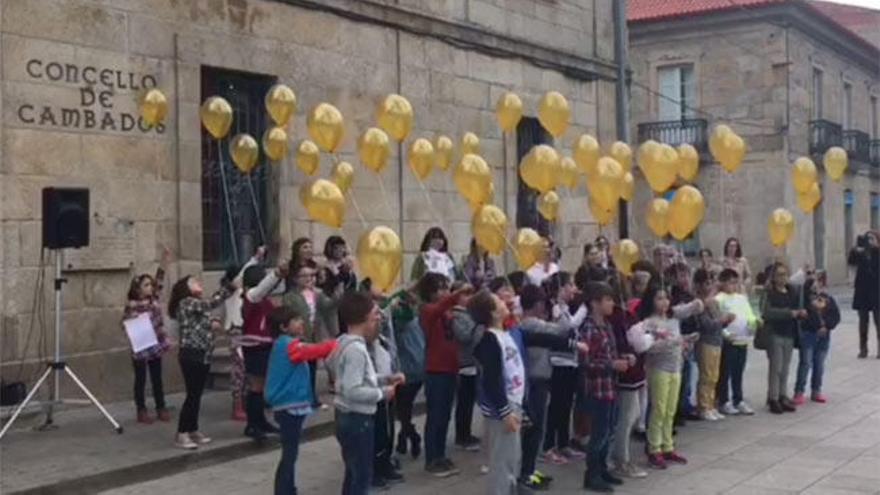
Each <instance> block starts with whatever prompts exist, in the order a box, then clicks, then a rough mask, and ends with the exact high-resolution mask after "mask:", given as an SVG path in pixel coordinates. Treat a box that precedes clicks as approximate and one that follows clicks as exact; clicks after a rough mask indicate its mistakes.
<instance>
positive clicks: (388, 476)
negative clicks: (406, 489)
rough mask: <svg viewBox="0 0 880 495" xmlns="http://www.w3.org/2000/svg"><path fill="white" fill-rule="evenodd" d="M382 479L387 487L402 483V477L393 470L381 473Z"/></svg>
mask: <svg viewBox="0 0 880 495" xmlns="http://www.w3.org/2000/svg"><path fill="white" fill-rule="evenodd" d="M382 479H384V480H385V481H386V482H387V483H388V484H389V485H396V484H397V483H403V482H404V477H403V475H402V474H400V473H399V472H397V471H396V470H394V469H389V470H386V471H385V472H383V473H382Z"/></svg>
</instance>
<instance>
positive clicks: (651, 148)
mask: <svg viewBox="0 0 880 495" xmlns="http://www.w3.org/2000/svg"><path fill="white" fill-rule="evenodd" d="M658 146H660V143H658V142H657V141H654V140H653V139H649V140H647V141H645V142H644V143H642V144H640V145H639V148H638V150H637V151H636V162H637V163H638V165H639V168H641V169H642V170H644V168H645V165H646V164H647V163H650V162H651V160H653V157H654V156H655V155H656V153H657V147H658Z"/></svg>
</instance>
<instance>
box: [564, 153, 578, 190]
mask: <svg viewBox="0 0 880 495" xmlns="http://www.w3.org/2000/svg"><path fill="white" fill-rule="evenodd" d="M559 183H560V184H561V185H563V186H565V187H567V188H569V189H574V188H576V187H577V185H578V168H577V165H576V164H575V163H574V160H572V159H571V158H569V157H567V156H565V157H562V160H561V161H560V162H559Z"/></svg>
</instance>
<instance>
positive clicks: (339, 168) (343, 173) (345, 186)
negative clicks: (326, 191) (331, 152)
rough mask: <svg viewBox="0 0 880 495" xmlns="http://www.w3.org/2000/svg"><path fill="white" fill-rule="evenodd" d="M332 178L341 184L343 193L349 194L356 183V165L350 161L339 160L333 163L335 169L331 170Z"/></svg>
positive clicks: (335, 182)
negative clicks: (353, 165)
mask: <svg viewBox="0 0 880 495" xmlns="http://www.w3.org/2000/svg"><path fill="white" fill-rule="evenodd" d="M330 180H332V181H333V183H334V184H336V185H337V186H339V190H340V191H342V194H347V193H348V191H349V190H350V189H351V185H352V184H353V183H354V167H352V166H351V164H350V163H348V162H339V163H337V164H336V165H333V170H331V171H330Z"/></svg>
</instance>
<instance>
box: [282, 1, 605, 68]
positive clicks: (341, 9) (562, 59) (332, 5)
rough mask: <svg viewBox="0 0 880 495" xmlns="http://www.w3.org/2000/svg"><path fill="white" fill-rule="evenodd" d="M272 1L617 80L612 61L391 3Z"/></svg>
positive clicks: (462, 47)
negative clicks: (566, 50)
mask: <svg viewBox="0 0 880 495" xmlns="http://www.w3.org/2000/svg"><path fill="white" fill-rule="evenodd" d="M272 1H275V2H280V3H285V4H288V5H293V6H296V7H301V8H304V9H310V10H318V11H323V12H327V13H330V14H334V15H337V16H340V17H344V18H347V19H351V20H354V21H358V22H366V23H370V24H376V25H379V26H384V27H388V28H392V29H399V30H401V31H404V32H407V33H410V34H414V35H417V36H425V37H428V38H434V39H436V40H438V41H442V42H444V43H447V44H450V45H452V46H455V47H457V48H461V49H465V50H473V51H477V52H481V53H484V54H487V55H490V56H493V57H501V58H516V59H520V60H523V61H525V62H528V63H530V64H532V65H535V66H537V67H541V68H544V69H551V70H555V71H558V72H560V73H562V74H564V75H566V76H568V77H571V78H573V79H579V80H588V81H589V80H595V79H602V80H606V81H615V80H617V75H616V65H615V64H614V63H613V62H611V61H608V60H602V59H599V58H594V57H583V56H580V55H575V54H573V53H570V52H565V51H560V50H557V49H555V48H553V47H549V46H545V45H540V44H537V43H533V42H531V41H529V40H525V39H521V38H514V37H511V36H506V35H503V34H500V33H496V32H493V31H490V30H488V29H486V28H484V27H482V26H477V25H474V24H466V23H461V22H453V21H450V20H447V19H441V18H437V17H432V16H429V15H425V14H423V13H421V12H416V11H412V10H408V9H405V8H402V7H399V6H395V5H387V4H382V3H378V2H375V1H372V0H272Z"/></svg>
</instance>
